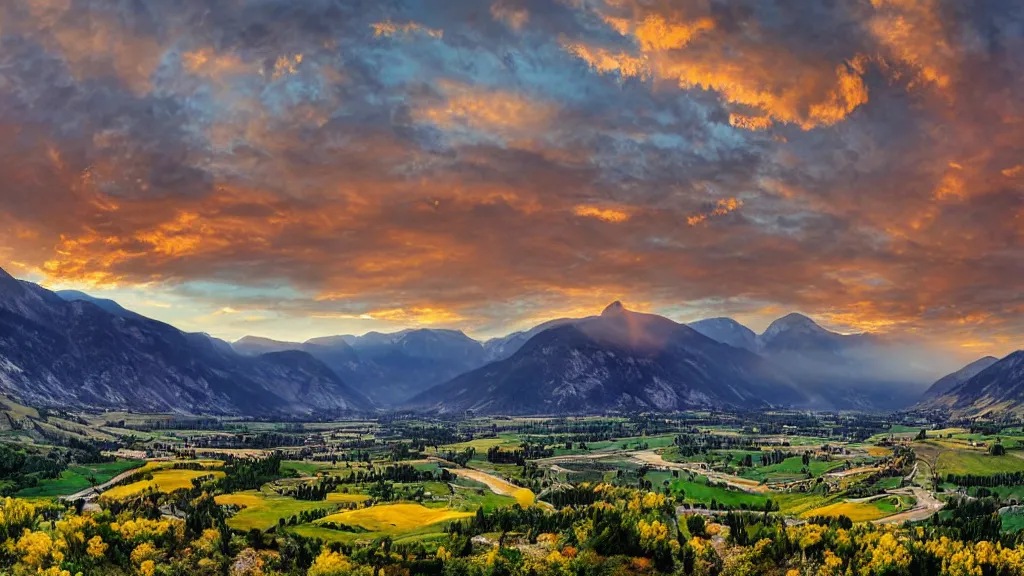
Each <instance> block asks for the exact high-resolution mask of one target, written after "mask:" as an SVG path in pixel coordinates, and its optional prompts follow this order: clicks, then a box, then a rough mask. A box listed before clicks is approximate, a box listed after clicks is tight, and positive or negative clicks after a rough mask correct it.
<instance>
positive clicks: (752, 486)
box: [629, 450, 771, 493]
mask: <svg viewBox="0 0 1024 576" xmlns="http://www.w3.org/2000/svg"><path fill="white" fill-rule="evenodd" d="M629 456H630V457H631V458H633V459H634V460H636V461H638V462H640V463H642V464H649V465H651V466H659V467H662V468H668V469H671V470H685V471H686V472H693V473H695V474H700V475H702V476H707V477H708V478H710V479H711V480H713V481H715V482H722V483H724V484H726V485H727V486H731V487H733V488H736V489H737V490H742V491H744V492H757V493H763V492H771V489H770V488H769V487H768V486H765V485H764V484H760V483H758V482H755V481H754V480H750V479H748V478H740V477H739V476H733V475H731V474H723V473H721V472H714V471H711V470H708V469H707V468H706V467H704V466H703V465H702V463H693V462H669V461H668V460H665V459H664V458H662V456H661V454H658V453H657V452H656V451H654V450H641V451H639V452H632V453H630V454H629Z"/></svg>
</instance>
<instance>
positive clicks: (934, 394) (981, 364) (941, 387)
mask: <svg viewBox="0 0 1024 576" xmlns="http://www.w3.org/2000/svg"><path fill="white" fill-rule="evenodd" d="M998 361H999V359H998V358H996V357H994V356H985V357H984V358H979V359H977V360H975V361H974V362H971V363H970V364H968V365H966V366H964V367H963V368H961V369H959V370H957V371H956V372H953V373H952V374H947V375H946V376H943V377H942V378H939V379H938V380H936V381H935V383H934V384H932V386H931V388H929V389H928V390H927V391H925V393H924V396H923V397H922V398H921V402H920V405H921V406H927V405H928V404H930V403H931V401H933V400H935V399H936V398H938V397H940V396H943V395H945V394H946V393H948V392H949V391H950V390H952V389H953V388H956V387H957V386H959V385H960V384H962V383H964V382H966V381H968V380H970V379H971V378H974V377H975V376H977V375H978V374H979V373H980V372H981V371H982V370H985V369H986V368H988V367H989V366H991V365H993V364H995V363H996V362H998Z"/></svg>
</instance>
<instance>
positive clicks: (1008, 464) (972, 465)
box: [937, 450, 1024, 478]
mask: <svg viewBox="0 0 1024 576" xmlns="http://www.w3.org/2000/svg"><path fill="white" fill-rule="evenodd" d="M937 467H938V472H939V476H941V477H943V478H944V477H945V476H946V474H958V475H963V474H974V475H977V476H984V475H987V474H998V473H1000V472H1022V471H1024V458H1019V457H1017V456H1015V455H1013V454H1006V455H1004V456H990V455H989V454H987V453H985V452H979V451H973V450H946V451H944V452H942V453H940V454H939V460H938V466H937Z"/></svg>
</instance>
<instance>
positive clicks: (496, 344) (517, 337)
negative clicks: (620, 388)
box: [484, 318, 580, 361]
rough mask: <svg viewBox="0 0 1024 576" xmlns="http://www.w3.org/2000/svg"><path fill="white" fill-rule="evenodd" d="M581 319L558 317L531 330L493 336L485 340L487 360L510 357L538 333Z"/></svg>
mask: <svg viewBox="0 0 1024 576" xmlns="http://www.w3.org/2000/svg"><path fill="white" fill-rule="evenodd" d="M579 321H580V319H579V318H558V319H555V320H548V321H547V322H544V323H542V324H538V325H536V326H534V327H533V328H530V329H529V330H520V331H519V332H513V333H511V334H509V335H508V336H503V337H501V338H491V339H490V340H488V341H487V342H484V351H485V352H486V355H487V360H488V361H494V360H503V359H505V358H508V357H509V356H511V355H513V354H515V353H516V352H517V351H518V350H519V349H520V348H522V347H523V345H524V344H526V343H527V342H529V340H530V338H533V337H534V336H536V335H537V334H540V333H541V332H543V331H545V330H547V329H549V328H555V327H557V326H562V325H564V324H571V323H574V322H579Z"/></svg>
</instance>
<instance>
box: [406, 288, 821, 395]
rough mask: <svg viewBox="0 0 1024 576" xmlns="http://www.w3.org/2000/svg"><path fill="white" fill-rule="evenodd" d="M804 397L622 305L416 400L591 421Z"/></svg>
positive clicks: (730, 353)
mask: <svg viewBox="0 0 1024 576" xmlns="http://www.w3.org/2000/svg"><path fill="white" fill-rule="evenodd" d="M769 398H772V399H775V402H777V403H780V404H793V403H801V402H802V401H803V400H804V396H803V394H802V393H801V392H800V390H798V389H797V387H796V386H795V385H794V384H793V383H792V382H791V381H789V380H788V379H787V378H786V376H785V375H784V374H782V373H781V372H780V371H779V370H778V369H776V368H775V367H774V366H773V365H771V364H770V363H769V362H767V361H766V360H764V359H763V358H761V357H759V356H757V355H756V354H754V353H752V352H750V351H747V350H743V349H739V348H734V347H732V346H729V345H726V344H722V343H720V342H716V341H714V340H712V339H711V338H708V337H706V336H704V335H703V334H700V333H699V332H697V331H696V330H694V329H692V328H690V327H688V326H686V325H683V324H677V323H676V322H673V321H671V320H669V319H667V318H664V317H661V316H656V315H653V314H641V313H637V312H631V311H628V310H626V309H625V308H623V307H622V305H621V304H620V303H618V302H615V303H613V304H611V305H610V306H608V308H606V309H605V310H604V312H602V313H601V315H600V316H598V317H591V318H585V319H582V320H578V321H575V322H560V323H558V324H557V325H555V326H554V327H551V328H548V329H546V330H543V331H541V332H540V333H538V334H537V335H535V336H534V337H533V338H530V339H529V340H527V341H526V342H525V343H524V344H523V345H522V346H521V347H520V348H519V349H518V350H516V351H515V352H514V353H512V354H511V355H510V356H509V357H507V358H505V359H502V360H498V361H496V362H493V363H490V364H488V365H486V366H483V367H481V368H478V369H476V370H473V371H471V372H468V373H466V374H463V375H462V376H459V377H457V378H455V379H454V380H452V381H450V382H448V383H446V384H443V385H441V386H438V387H435V388H432V389H430V390H428V391H426V392H424V393H422V394H420V395H419V396H417V397H415V398H413V399H412V400H411V401H410V402H409V403H408V405H409V406H410V407H413V408H423V409H430V410H436V411H438V412H462V411H465V410H472V411H474V412H476V413H500V414H565V413H569V414H585V413H594V412H600V411H605V410H610V409H611V410H657V411H672V410H683V409H688V408H714V407H730V408H765V407H768V406H770V405H771V404H772V402H770V401H769V400H768V399H769Z"/></svg>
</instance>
